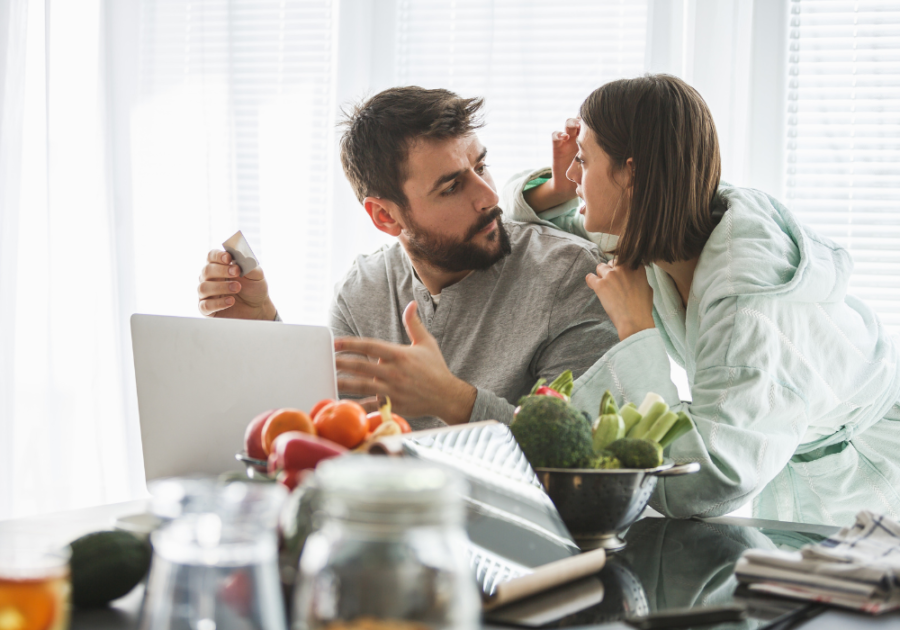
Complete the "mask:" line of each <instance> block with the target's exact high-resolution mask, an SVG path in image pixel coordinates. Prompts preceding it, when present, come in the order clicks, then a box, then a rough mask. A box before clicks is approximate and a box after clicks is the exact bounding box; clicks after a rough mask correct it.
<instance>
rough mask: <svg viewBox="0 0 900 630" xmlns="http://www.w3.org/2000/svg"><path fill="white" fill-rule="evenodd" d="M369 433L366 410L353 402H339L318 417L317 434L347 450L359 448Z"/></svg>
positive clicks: (328, 407) (331, 405)
mask: <svg viewBox="0 0 900 630" xmlns="http://www.w3.org/2000/svg"><path fill="white" fill-rule="evenodd" d="M368 432H369V421H368V419H367V418H366V410H365V409H363V408H362V405H360V404H359V403H356V402H353V401H352V400H339V401H338V402H336V403H332V404H330V405H328V406H326V407H324V408H323V409H322V410H321V411H320V412H319V413H318V415H317V416H316V433H318V435H319V436H320V437H323V438H325V439H326V440H331V441H332V442H336V443H338V444H340V445H341V446H343V447H346V448H354V447H356V446H359V445H360V444H361V443H362V441H363V440H365V439H366V435H367V434H368Z"/></svg>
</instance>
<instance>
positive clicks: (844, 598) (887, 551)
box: [735, 510, 900, 614]
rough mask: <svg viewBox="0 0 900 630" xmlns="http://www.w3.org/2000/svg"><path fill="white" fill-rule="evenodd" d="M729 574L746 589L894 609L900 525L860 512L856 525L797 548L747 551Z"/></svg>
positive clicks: (899, 603)
mask: <svg viewBox="0 0 900 630" xmlns="http://www.w3.org/2000/svg"><path fill="white" fill-rule="evenodd" d="M735 575H736V576H737V579H738V580H739V581H740V582H743V583H745V584H747V585H748V588H749V589H750V590H751V591H759V592H765V593H771V594H775V595H782V596H787V597H795V598H799V599H808V600H813V601H817V602H822V603H829V604H834V605H836V606H842V607H845V608H853V609H855V610H861V611H864V612H868V613H872V614H878V613H883V612H887V611H889V610H896V609H898V608H900V524H898V523H897V522H895V521H892V520H891V519H889V518H888V517H886V516H880V515H877V514H873V513H872V512H869V511H867V510H863V511H862V512H860V513H859V514H857V515H856V523H855V524H854V525H853V526H852V527H845V528H844V529H842V530H841V531H840V532H838V533H837V534H835V535H834V536H832V537H831V538H828V539H827V540H823V541H822V542H820V543H816V544H815V545H806V546H804V547H803V548H802V549H801V550H800V551H777V550H776V551H764V550H760V549H749V550H747V551H745V552H744V553H743V555H742V556H741V558H740V560H738V563H737V566H736V567H735Z"/></svg>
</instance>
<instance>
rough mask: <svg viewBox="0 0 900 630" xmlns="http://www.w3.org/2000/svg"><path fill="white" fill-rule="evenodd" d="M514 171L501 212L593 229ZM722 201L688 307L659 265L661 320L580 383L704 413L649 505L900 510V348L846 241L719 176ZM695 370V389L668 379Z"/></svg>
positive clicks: (589, 401) (844, 520)
mask: <svg viewBox="0 0 900 630" xmlns="http://www.w3.org/2000/svg"><path fill="white" fill-rule="evenodd" d="M548 172H549V171H548V169H541V170H539V171H534V172H531V173H523V174H521V175H518V176H516V177H514V178H513V180H511V181H510V183H509V184H508V185H507V188H506V189H505V190H504V193H503V199H502V203H503V206H502V207H503V208H504V209H505V211H506V214H507V218H510V219H513V220H517V221H528V222H539V223H544V224H547V225H553V226H556V227H558V228H561V229H563V230H566V231H568V232H571V233H574V234H578V235H581V236H583V237H585V238H588V239H590V240H592V241H594V242H595V243H597V244H598V245H599V246H600V248H601V250H609V249H611V246H612V245H613V244H614V238H613V237H609V236H604V235H599V234H590V233H588V232H586V231H585V229H584V225H583V216H581V215H579V214H578V213H577V210H576V202H572V203H568V204H564V205H563V206H559V207H557V208H553V209H551V210H549V211H547V212H545V213H542V214H541V216H540V217H538V216H537V215H536V214H535V212H534V211H533V210H532V209H531V207H529V206H528V204H526V203H525V200H524V198H523V196H522V190H523V188H524V186H525V184H526V183H527V182H529V181H531V180H532V179H534V178H535V177H537V176H539V175H545V176H546V175H547V174H548ZM719 195H720V200H721V201H722V202H724V204H725V205H726V206H727V208H728V209H727V212H725V215H724V217H723V218H722V220H721V222H720V223H719V225H718V226H717V227H716V228H715V230H713V233H712V235H711V236H710V238H709V241H708V242H707V244H706V246H705V247H704V249H703V252H702V253H701V255H700V260H699V262H698V264H697V269H696V271H695V272H694V280H693V284H692V286H691V294H690V298H689V300H688V303H687V307H686V308H685V307H683V306H682V302H681V297H680V296H679V294H678V291H677V290H676V288H675V284H674V282H673V281H672V279H671V278H670V277H669V276H668V274H666V273H665V272H664V271H662V270H661V269H659V268H658V267H656V266H655V265H651V266H650V267H648V268H647V279H648V280H649V282H650V286H651V287H652V288H653V318H654V320H655V321H656V328H654V329H651V330H645V331H642V332H640V333H637V334H635V335H632V336H631V337H629V338H628V339H626V340H625V341H622V342H620V343H618V344H617V345H615V346H614V347H613V348H612V349H610V350H609V351H608V352H607V353H606V354H605V355H603V357H600V358H599V360H598V361H597V363H596V364H595V365H594V366H593V367H591V368H590V369H589V370H588V371H587V372H586V373H585V374H584V375H583V376H582V377H581V378H579V379H578V380H577V381H576V382H575V391H574V394H573V396H572V402H573V403H574V404H575V405H577V406H578V407H579V408H581V409H583V410H585V411H588V412H589V413H591V414H596V413H597V411H598V406H599V403H600V398H601V396H602V395H603V392H604V391H605V390H607V389H609V390H610V391H612V392H613V393H614V394H615V396H616V399H617V400H618V402H619V403H622V402H623V401H633V402H635V403H636V404H639V403H640V402H641V401H642V400H643V398H644V395H645V394H646V393H647V392H656V393H657V394H660V395H661V396H663V398H665V399H666V402H667V403H668V404H669V405H670V406H672V407H675V408H676V409H681V410H683V411H685V412H686V413H688V414H689V415H690V416H691V418H692V419H693V421H694V424H695V426H696V430H695V431H691V432H690V433H688V434H687V435H685V436H684V437H682V438H681V439H680V440H679V441H678V442H676V443H675V444H673V445H672V446H670V447H669V449H668V452H667V453H666V454H667V456H668V457H671V458H672V459H673V460H675V461H676V462H691V461H696V462H700V464H701V472H699V473H697V474H695V475H691V476H687V477H673V478H670V479H660V481H659V484H658V486H657V491H656V494H655V495H654V498H653V500H652V501H651V505H652V506H653V507H654V508H656V509H657V510H659V511H661V512H663V513H664V514H667V515H670V516H674V517H679V518H683V517H690V516H694V515H698V516H716V515H721V514H726V513H728V512H731V511H733V510H735V509H736V508H738V507H740V506H741V505H744V504H745V503H747V502H748V501H751V500H752V502H753V503H752V505H753V515H754V516H756V517H758V518H769V519H778V520H785V521H801V522H808V523H826V524H829V525H849V524H851V523H853V518H854V516H855V514H856V513H857V512H858V511H859V510H861V509H863V508H867V509H871V510H873V511H875V512H880V513H883V514H887V515H889V516H891V517H892V518H895V519H896V518H897V517H898V515H900V366H898V360H900V351H898V346H897V344H896V342H895V341H893V340H892V339H891V337H890V336H889V335H888V334H887V333H886V332H885V331H884V329H883V328H882V327H881V324H880V323H879V321H878V317H877V316H876V315H875V313H874V312H873V311H872V309H870V308H869V307H868V306H866V305H865V304H864V303H863V302H861V301H860V300H858V299H856V298H855V297H853V296H852V295H848V294H847V284H848V282H849V279H850V273H851V270H852V267H853V263H852V261H851V259H850V255H849V253H848V252H847V251H846V250H844V249H842V248H840V247H838V246H837V245H836V244H834V243H833V242H831V241H829V240H828V239H825V238H822V237H821V236H818V235H816V234H815V233H814V232H813V231H811V230H810V229H809V228H807V227H805V226H803V225H801V224H800V223H798V221H797V219H796V218H795V217H794V215H793V214H791V212H790V211H788V210H787V209H786V208H785V207H784V206H782V205H781V204H780V203H779V202H778V201H776V200H775V199H773V198H772V197H769V196H768V195H766V194H765V193H762V192H760V191H757V190H751V189H747V188H736V187H733V186H730V185H727V184H724V183H723V184H722V185H721V187H720V188H719ZM667 355H668V356H671V357H672V358H673V359H674V360H675V361H676V362H677V363H679V364H680V365H681V366H682V367H684V369H685V370H686V372H687V377H688V383H689V385H690V390H691V398H692V401H691V402H685V403H682V402H681V401H680V400H679V396H678V392H677V390H676V388H675V385H674V384H673V383H672V381H671V378H670V373H671V372H670V363H669V359H668V356H667Z"/></svg>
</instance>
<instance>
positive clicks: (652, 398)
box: [638, 392, 666, 416]
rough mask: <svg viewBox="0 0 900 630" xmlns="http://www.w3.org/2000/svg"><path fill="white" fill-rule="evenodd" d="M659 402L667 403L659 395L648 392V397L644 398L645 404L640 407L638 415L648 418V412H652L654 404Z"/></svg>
mask: <svg viewBox="0 0 900 630" xmlns="http://www.w3.org/2000/svg"><path fill="white" fill-rule="evenodd" d="M658 402H666V401H665V399H664V398H663V397H662V396H660V395H659V394H654V393H653V392H647V395H646V396H644V402H642V403H641V404H640V405H639V406H638V413H639V414H641V415H642V416H646V415H647V412H648V411H650V407H652V406H653V403H658Z"/></svg>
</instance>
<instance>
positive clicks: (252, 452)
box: [244, 409, 278, 459]
mask: <svg viewBox="0 0 900 630" xmlns="http://www.w3.org/2000/svg"><path fill="white" fill-rule="evenodd" d="M276 411H278V410H277V409H269V410H268V411H263V412H262V413H261V414H259V415H258V416H256V417H255V418H253V420H251V421H250V424H248V425H247V430H246V431H245V432H244V452H245V453H246V454H247V457H252V458H253V459H265V458H266V452H265V451H264V450H263V443H262V430H263V425H265V424H266V420H268V419H269V416H271V415H272V414H273V413H275V412H276Z"/></svg>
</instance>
